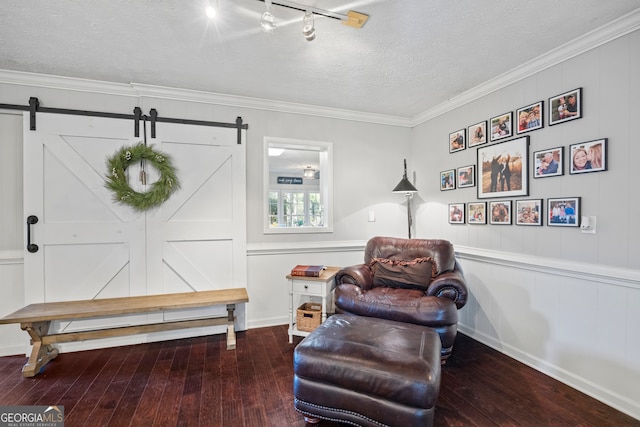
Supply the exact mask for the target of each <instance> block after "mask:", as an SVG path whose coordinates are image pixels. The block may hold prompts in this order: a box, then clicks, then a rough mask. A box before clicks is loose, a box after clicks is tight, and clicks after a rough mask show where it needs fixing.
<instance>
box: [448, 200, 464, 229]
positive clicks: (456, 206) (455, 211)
mask: <svg viewBox="0 0 640 427" xmlns="http://www.w3.org/2000/svg"><path fill="white" fill-rule="evenodd" d="M464 209H465V206H464V203H450V204H449V224H464Z"/></svg>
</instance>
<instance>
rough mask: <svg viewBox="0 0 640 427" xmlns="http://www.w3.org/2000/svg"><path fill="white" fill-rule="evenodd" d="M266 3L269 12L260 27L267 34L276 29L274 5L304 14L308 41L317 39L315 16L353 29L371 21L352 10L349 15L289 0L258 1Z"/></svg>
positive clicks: (305, 33) (265, 14) (303, 30)
mask: <svg viewBox="0 0 640 427" xmlns="http://www.w3.org/2000/svg"><path fill="white" fill-rule="evenodd" d="M258 1H264V2H265V4H266V5H267V10H266V11H265V12H264V13H263V14H262V18H261V19H260V25H261V26H262V28H263V29H264V31H265V32H269V33H270V32H272V31H273V30H275V29H276V24H275V17H274V15H273V14H272V13H271V5H272V4H274V5H276V6H282V7H286V8H289V9H294V10H299V11H301V12H304V18H302V22H303V26H302V34H303V35H304V38H305V39H307V40H308V41H311V40H313V39H315V38H316V29H315V25H314V15H318V16H324V17H326V18H332V19H337V20H339V21H342V23H343V24H345V25H348V26H349V27H353V28H362V26H363V25H364V24H365V23H366V22H367V20H368V19H369V15H365V14H364V13H360V12H355V11H353V10H350V11H349V12H347V14H346V15H345V14H342V13H337V12H332V11H330V10H324V9H318V8H315V7H309V6H306V5H303V4H299V3H295V2H292V1H288V0H276V1H272V0H258Z"/></svg>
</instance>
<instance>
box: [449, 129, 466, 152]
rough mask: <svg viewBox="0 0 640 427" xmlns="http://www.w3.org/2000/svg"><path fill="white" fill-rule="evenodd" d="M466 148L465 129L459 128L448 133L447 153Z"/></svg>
mask: <svg viewBox="0 0 640 427" xmlns="http://www.w3.org/2000/svg"><path fill="white" fill-rule="evenodd" d="M465 148H467V139H466V135H465V129H460V130H457V131H455V132H451V133H450V134H449V153H455V152H456V151H461V150H464V149H465Z"/></svg>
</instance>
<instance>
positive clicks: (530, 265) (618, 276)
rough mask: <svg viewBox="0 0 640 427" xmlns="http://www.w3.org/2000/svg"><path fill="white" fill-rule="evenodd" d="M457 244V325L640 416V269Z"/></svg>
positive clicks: (612, 404)
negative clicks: (463, 295) (462, 294)
mask: <svg viewBox="0 0 640 427" xmlns="http://www.w3.org/2000/svg"><path fill="white" fill-rule="evenodd" d="M456 251H457V255H458V258H459V260H460V263H461V264H462V266H463V269H464V272H465V277H466V279H467V283H468V286H469V290H470V298H469V303H468V304H467V305H466V306H465V307H464V308H463V309H462V310H461V312H460V324H459V330H460V331H461V332H463V333H465V334H467V335H470V336H472V337H473V338H475V339H477V340H479V341H481V342H483V343H485V344H487V345H489V346H491V347H493V348H495V349H497V350H499V351H501V352H503V353H505V354H507V355H509V356H511V357H513V358H515V359H517V360H519V361H521V362H523V363H525V364H527V365H529V366H532V367H533V368H535V369H537V370H539V371H541V372H544V373H545V374H548V375H550V376H552V377H554V378H557V379H558V380H560V381H562V382H564V383H566V384H569V385H571V386H572V387H575V388H577V389H578V390H581V391H583V392H585V393H586V394H589V395H591V396H593V397H595V398H596V399H598V400H601V401H603V402H605V403H607V404H609V405H611V406H613V407H615V408H617V409H619V410H621V411H623V412H625V413H627V414H629V415H631V416H633V417H635V418H639V419H640V388H639V387H638V384H640V357H638V354H640V353H639V351H640V334H639V333H638V330H637V325H638V324H640V272H638V271H632V270H624V269H611V268H605V267H602V266H595V265H590V264H579V263H566V262H562V263H559V262H554V261H553V260H548V259H541V258H535V257H527V256H523V255H514V254H507V253H499V252H495V251H482V250H480V249H477V248H463V247H456ZM454 352H455V348H454Z"/></svg>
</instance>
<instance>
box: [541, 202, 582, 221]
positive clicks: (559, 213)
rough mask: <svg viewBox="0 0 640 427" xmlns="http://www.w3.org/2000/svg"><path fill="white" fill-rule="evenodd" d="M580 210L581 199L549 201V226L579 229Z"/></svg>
mask: <svg viewBox="0 0 640 427" xmlns="http://www.w3.org/2000/svg"><path fill="white" fill-rule="evenodd" d="M580 208H581V206H580V197H558V198H549V199H547V225H548V226H551V227H579V226H580Z"/></svg>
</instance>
